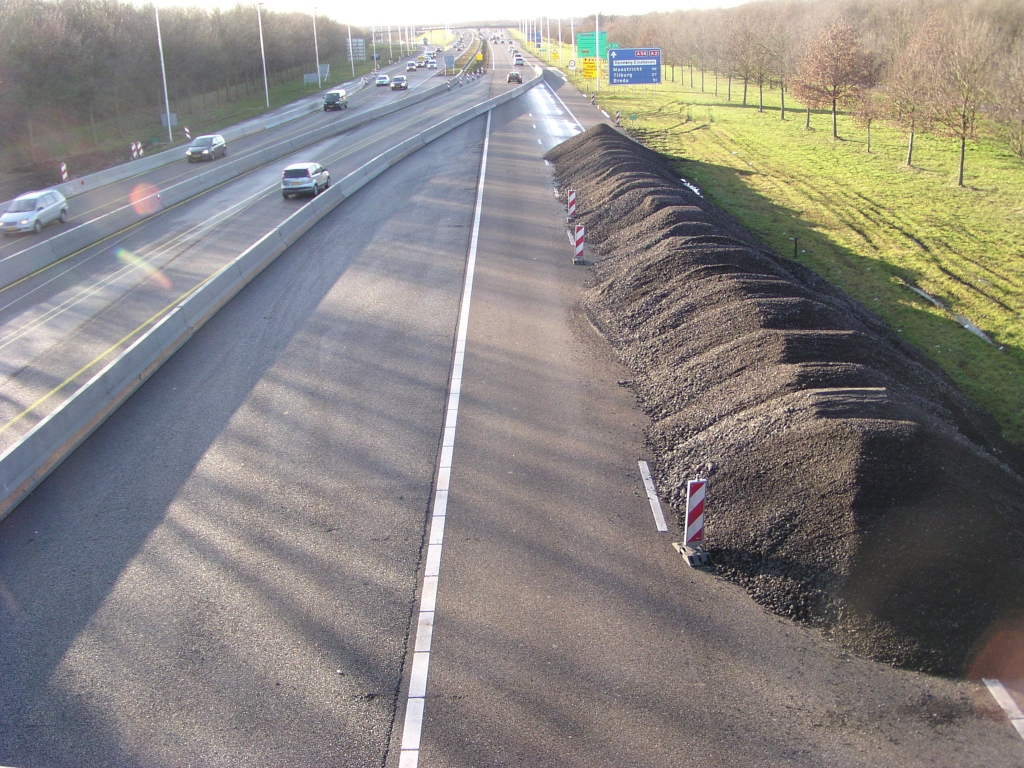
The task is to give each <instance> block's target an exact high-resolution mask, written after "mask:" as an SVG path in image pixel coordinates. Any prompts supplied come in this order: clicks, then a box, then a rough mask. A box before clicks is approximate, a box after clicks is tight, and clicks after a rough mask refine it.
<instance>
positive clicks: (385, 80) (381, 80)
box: [377, 75, 391, 88]
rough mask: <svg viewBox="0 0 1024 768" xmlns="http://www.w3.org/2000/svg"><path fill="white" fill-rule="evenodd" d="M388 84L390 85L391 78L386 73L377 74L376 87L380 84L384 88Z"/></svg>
mask: <svg viewBox="0 0 1024 768" xmlns="http://www.w3.org/2000/svg"><path fill="white" fill-rule="evenodd" d="M389 85H391V78H390V77H388V76H387V75H377V87H378V88H380V87H382V86H383V87H384V88H386V87H388V86H389Z"/></svg>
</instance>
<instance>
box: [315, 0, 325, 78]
mask: <svg viewBox="0 0 1024 768" xmlns="http://www.w3.org/2000/svg"><path fill="white" fill-rule="evenodd" d="M313 50H314V51H315V52H316V87H317V89H318V90H319V89H320V88H323V87H324V84H323V83H322V82H321V81H320V43H318V42H317V39H316V6H314V7H313Z"/></svg>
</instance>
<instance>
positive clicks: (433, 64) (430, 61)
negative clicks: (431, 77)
mask: <svg viewBox="0 0 1024 768" xmlns="http://www.w3.org/2000/svg"><path fill="white" fill-rule="evenodd" d="M427 69H437V62H436V61H434V60H433V59H428V60H427Z"/></svg>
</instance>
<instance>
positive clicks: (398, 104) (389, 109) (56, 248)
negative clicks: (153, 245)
mask: <svg viewBox="0 0 1024 768" xmlns="http://www.w3.org/2000/svg"><path fill="white" fill-rule="evenodd" d="M447 90H448V89H447V87H446V86H445V84H444V83H439V84H438V85H435V86H433V87H432V88H427V89H425V90H423V91H417V92H413V93H410V94H409V95H408V96H407V97H405V98H402V99H399V100H397V101H394V102H392V103H390V104H385V105H382V106H380V107H374V108H373V109H370V110H367V111H366V112H361V113H359V114H357V115H351V116H350V117H346V118H342V119H341V120H337V121H335V122H333V123H330V124H328V125H323V126H320V127H319V128H314V129H313V130H311V131H307V132H306V133H303V134H301V135H299V136H294V137H292V138H290V139H285V140H284V141H282V142H280V143H278V144H274V145H273V146H270V147H267V148H265V149H261V150H257V151H256V152H251V153H249V154H247V155H245V156H244V157H240V158H238V159H237V160H235V159H232V160H230V161H222V162H220V163H215V164H213V165H212V167H211V168H210V169H209V170H207V171H205V172H203V173H200V174H199V175H197V176H192V177H190V178H188V179H185V180H184V181H180V182H178V183H177V184H173V185H171V186H169V187H165V188H163V189H161V190H159V195H158V198H159V200H158V204H155V205H146V204H145V203H146V201H145V200H143V201H142V204H140V205H139V206H138V207H136V206H135V205H131V204H129V205H125V206H122V207H121V208H118V209H117V210H115V211H111V212H110V213H107V214H104V215H103V216H99V217H97V218H95V219H93V220H92V221H88V222H86V223H85V224H79V225H78V226H77V227H72V228H71V229H67V230H65V231H63V232H61V233H60V234H58V235H54V236H53V237H51V238H50V239H48V240H44V241H42V242H40V243H36V244H35V245H31V246H29V247H28V248H26V249H24V250H23V251H18V252H17V253H14V254H11V255H10V256H8V257H6V258H4V259H2V260H0V286H4V287H5V286H8V285H11V284H13V283H16V282H18V281H19V280H22V279H24V278H26V277H28V276H29V275H31V274H33V273H35V272H38V271H39V270H40V269H44V268H45V267H47V266H49V265H50V264H53V263H54V262H57V261H60V260H61V259H64V258H67V257H68V256H70V255H71V254H73V253H77V252H78V251H80V250H81V249H82V248H87V247H88V246H90V245H92V244H94V243H97V242H99V241H100V240H103V239H104V238H107V237H110V236H111V235H113V234H116V233H117V232H120V231H121V230H122V229H125V228H127V227H130V226H131V225H133V224H137V223H138V222H140V221H143V220H145V219H147V218H149V217H150V216H152V215H154V214H155V213H158V212H159V211H160V210H163V209H165V208H167V207H169V206H172V205H177V204H178V203H180V202H183V201H184V200H188V199H189V198H190V197H195V196H196V195H199V194H202V193H203V192H206V191H207V190H210V189H213V188H214V187H216V186H218V185H220V184H223V183H224V182H226V181H230V180H231V179H233V178H235V177H236V176H240V175H242V174H243V173H248V172H249V171H252V170H254V169H256V168H259V167H261V166H263V165H266V164H267V163H272V162H274V161H275V160H278V159H280V158H282V157H287V156H288V155H290V154H292V153H293V152H296V151H298V150H300V149H302V148H303V147H308V146H310V145H311V144H316V143H317V142H320V141H323V140H325V139H329V138H331V137H332V136H337V135H338V134H340V133H344V132H345V131H349V130H352V129H353V128H358V127H359V126H361V125H365V124H366V123H369V122H372V121H373V120H377V119H379V118H381V117H385V116H387V115H390V114H392V113H393V112H398V111H399V110H401V109H404V108H405V107H408V106H412V105H413V104H418V103H419V102H421V101H425V100H426V99H429V98H430V97H431V96H434V95H436V94H439V93H441V92H444V91H447ZM176 160H178V161H180V162H185V160H184V158H183V157H181V156H180V155H179V156H178V157H177V158H176ZM140 162H141V161H140Z"/></svg>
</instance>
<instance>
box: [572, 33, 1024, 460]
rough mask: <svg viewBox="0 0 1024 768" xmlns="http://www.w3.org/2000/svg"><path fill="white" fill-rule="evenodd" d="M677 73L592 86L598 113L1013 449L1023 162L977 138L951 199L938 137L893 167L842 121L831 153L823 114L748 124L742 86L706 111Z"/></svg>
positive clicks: (878, 127)
mask: <svg viewBox="0 0 1024 768" xmlns="http://www.w3.org/2000/svg"><path fill="white" fill-rule="evenodd" d="M570 53H571V51H570V50H569V49H568V47H565V48H563V51H562V57H561V58H560V60H559V61H560V62H561V63H565V62H568V60H569V55H570ZM564 71H566V72H567V70H564ZM685 75H686V76H685V78H684V71H683V70H681V69H679V68H676V69H675V71H674V76H675V80H676V82H675V83H671V82H669V83H665V84H663V85H661V86H645V87H636V88H634V87H626V86H616V87H610V86H608V85H607V80H605V82H604V83H603V84H602V86H601V89H600V92H599V94H598V97H597V98H598V103H599V104H600V105H601V106H602V107H603V108H604V109H605V111H607V112H608V113H609V114H612V115H614V114H615V113H616V112H617V111H619V112H621V113H622V125H623V126H624V127H625V128H626V129H627V130H628V131H629V132H630V133H631V134H632V135H633V136H634V137H636V138H637V139H639V140H640V141H642V142H643V143H644V144H646V145H647V146H649V147H651V148H653V149H656V150H658V151H660V152H662V153H664V154H666V155H668V156H670V157H672V158H673V159H674V160H675V161H676V163H677V167H678V168H679V171H680V173H681V175H683V176H686V177H687V178H688V179H689V180H690V181H692V182H693V183H694V184H696V185H697V186H698V187H700V188H701V190H702V191H703V193H704V195H705V196H706V197H707V198H708V199H710V200H712V201H713V202H715V203H716V204H717V205H718V206H720V207H721V208H723V209H725V210H726V211H728V212H729V213H731V214H732V215H733V216H735V217H736V218H737V219H738V220H739V221H740V222H742V223H743V224H744V226H745V227H746V228H747V229H748V230H750V231H751V232H752V233H754V234H755V235H756V236H757V237H759V238H760V239H761V240H762V241H763V242H764V243H766V244H767V245H769V246H770V247H771V248H773V249H774V250H775V251H776V252H778V253H780V254H782V255H784V256H789V257H793V255H794V242H793V238H796V240H797V245H798V247H797V253H796V256H795V257H796V258H797V259H798V260H799V261H800V262H801V263H803V264H805V265H807V266H808V267H811V268H812V269H814V270H815V271H817V272H818V273H819V274H821V275H823V276H824V277H825V278H827V279H828V280H830V281H831V282H833V283H835V284H837V285H839V286H841V287H842V288H843V289H844V290H846V291H847V292H848V293H850V294H851V295H853V296H854V297H856V298H857V299H858V300H860V301H861V302H862V303H864V304H865V305H867V306H868V307H869V308H871V309H872V310H874V311H875V312H876V313H877V314H879V315H880V316H881V317H883V318H884V319H885V320H886V321H887V322H888V323H889V325H890V326H892V327H893V328H895V329H896V330H897V331H898V332H899V333H900V334H901V335H902V336H903V337H904V338H906V339H907V340H909V341H910V342H912V343H913V344H915V345H916V346H918V347H919V348H921V349H922V350H924V351H925V352H926V353H927V354H928V355H929V356H930V357H931V358H932V359H933V360H935V362H937V363H938V364H939V365H940V366H941V367H942V368H943V369H945V370H946V371H947V372H948V373H949V374H950V376H952V378H953V379H954V380H956V382H957V383H958V384H959V385H960V387H961V388H962V389H963V390H964V391H965V392H966V393H967V394H968V395H969V396H970V397H971V398H972V399H973V400H974V401H975V402H977V403H978V404H979V405H981V406H982V407H983V408H985V409H986V410H987V411H989V413H991V414H992V415H993V416H994V417H995V418H996V419H997V420H998V421H999V422H1000V424H1001V425H1002V428H1003V433H1004V435H1005V437H1006V438H1007V439H1009V440H1011V441H1013V442H1015V443H1017V444H1018V445H1020V444H1024V224H1022V222H1024V163H1021V161H1020V160H1019V159H1017V158H1015V157H1013V156H1012V155H1011V154H1010V152H1009V151H1008V150H1007V149H1006V148H1005V147H1004V146H1002V145H1001V144H1000V143H999V142H997V141H996V140H994V139H983V140H982V141H980V142H978V143H974V144H971V145H969V146H968V152H967V160H966V169H965V170H966V177H965V184H966V186H965V187H964V188H960V187H958V186H957V185H956V173H957V162H958V145H957V143H956V142H955V140H953V139H946V138H941V137H936V136H930V135H919V136H918V137H917V140H916V142H915V149H914V166H913V167H912V168H907V167H906V166H905V165H904V162H905V157H906V138H907V137H906V136H905V135H904V134H902V133H900V132H898V131H896V130H894V129H892V128H890V127H888V126H885V125H882V124H880V123H876V124H874V125H873V126H872V132H871V153H870V154H869V153H868V152H867V134H866V130H865V128H864V127H862V126H860V125H858V124H856V123H855V122H854V121H853V120H852V119H851V118H850V117H849V116H846V115H841V116H840V119H839V135H840V137H841V138H840V140H839V141H835V140H833V139H832V135H831V116H830V114H828V113H826V112H820V113H813V114H812V116H811V130H809V131H808V130H807V129H806V128H805V113H804V112H803V111H793V112H790V111H789V110H790V108H792V107H797V108H798V109H799V108H800V107H801V105H799V104H797V103H796V102H795V100H792V99H790V98H789V97H788V96H787V99H786V102H787V105H786V106H787V114H786V120H785V121H782V120H780V116H781V111H780V98H779V91H778V90H777V89H776V90H769V91H766V93H765V111H764V112H763V113H759V112H758V110H757V91H756V89H755V88H751V89H750V91H749V92H748V101H747V103H748V106H746V107H744V106H742V104H741V98H742V83H739V82H738V81H735V80H734V81H733V87H732V100H731V101H728V100H727V99H726V81H725V79H724V78H722V79H720V80H719V84H718V88H719V90H718V94H719V95H718V96H717V97H716V96H715V95H714V76H713V75H712V74H711V73H708V74H707V75H706V76H705V92H703V93H702V92H701V90H700V79H699V73H694V78H695V80H694V87H690V81H689V76H688V73H685ZM667 77H668V73H667V72H666V79H667ZM571 79H572V80H573V82H574V84H576V85H577V86H578V87H579V88H580V89H581V90H583V91H585V92H586V91H588V90H589V91H591V92H592V91H593V90H594V85H593V82H592V81H590V82H584V81H583V80H582V79H581V78H576V77H572V78H571ZM908 285H914V286H916V287H918V288H919V289H921V290H922V291H924V292H926V293H928V294H929V295H931V296H932V297H934V298H935V299H936V300H937V301H939V302H941V304H942V305H943V306H942V307H939V306H936V305H935V304H933V303H931V302H929V301H928V300H926V299H925V298H923V297H922V296H920V295H918V294H917V293H915V292H913V291H911V290H910V288H909V287H908ZM956 316H960V320H961V321H969V322H970V323H973V324H975V325H976V326H977V327H978V328H980V329H981V330H982V331H983V332H984V334H985V335H987V336H988V338H989V339H990V340H991V343H989V342H988V341H985V340H983V339H982V338H980V337H979V336H977V335H975V334H973V333H972V332H970V331H968V330H965V328H964V327H962V325H961V322H960V321H958V319H957V317H956Z"/></svg>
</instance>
